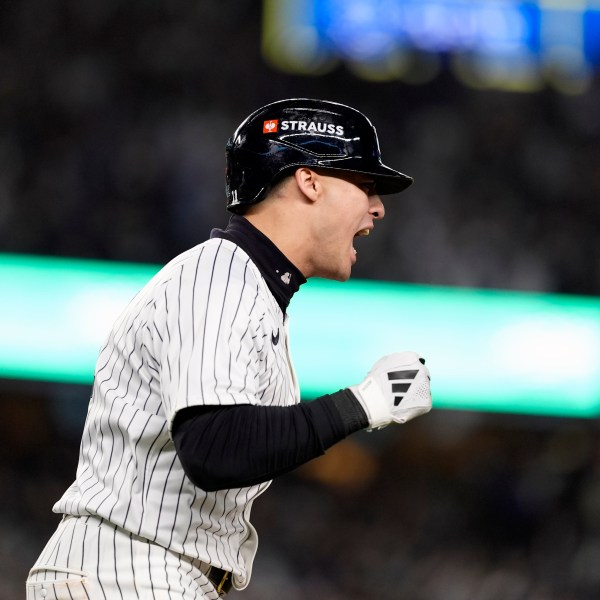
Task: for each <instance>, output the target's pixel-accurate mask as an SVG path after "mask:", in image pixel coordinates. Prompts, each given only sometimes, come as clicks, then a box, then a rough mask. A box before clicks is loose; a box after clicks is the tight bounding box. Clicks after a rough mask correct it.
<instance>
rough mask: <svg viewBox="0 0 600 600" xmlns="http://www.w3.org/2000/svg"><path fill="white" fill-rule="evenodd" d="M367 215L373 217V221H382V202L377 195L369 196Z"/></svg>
mask: <svg viewBox="0 0 600 600" xmlns="http://www.w3.org/2000/svg"><path fill="white" fill-rule="evenodd" d="M369 214H370V215H372V216H373V219H383V217H384V216H385V208H384V206H383V202H382V201H381V198H380V197H379V196H378V195H377V194H373V195H372V196H369Z"/></svg>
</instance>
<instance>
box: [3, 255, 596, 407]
mask: <svg viewBox="0 0 600 600" xmlns="http://www.w3.org/2000/svg"><path fill="white" fill-rule="evenodd" d="M158 269H159V266H157V265H137V264H128V263H114V262H104V261H87V260H79V259H57V258H48V257H33V256H20V255H6V254H5V255H1V254H0V278H1V281H2V282H3V286H2V287H3V290H2V294H0V377H5V378H18V379H34V380H42V381H61V382H67V383H82V384H89V383H90V382H91V380H92V377H93V371H94V365H95V361H96V357H97V354H98V351H99V349H100V347H101V345H102V342H103V339H104V337H105V336H106V334H107V333H108V331H109V329H110V326H111V324H112V322H113V321H114V319H115V318H116V317H117V316H118V314H119V312H120V311H121V310H122V309H123V308H124V307H125V306H126V304H127V302H128V301H129V300H130V299H131V298H132V297H133V296H134V295H135V294H136V292H137V291H138V290H139V289H140V288H141V287H142V286H143V285H144V284H145V283H146V282H147V281H148V280H149V279H150V278H151V277H152V275H154V274H155V273H156V271H157V270H158ZM289 312H290V330H291V351H292V355H293V357H294V362H295V365H296V369H297V372H298V378H299V380H300V387H301V390H302V393H303V397H304V398H306V399H310V398H314V397H316V396H319V395H321V394H324V393H328V392H332V391H335V390H337V389H339V388H342V387H346V386H347V385H350V384H352V383H358V382H359V381H361V380H362V378H363V377H364V375H365V374H366V372H367V371H368V369H369V368H370V366H371V364H372V363H373V362H374V361H376V360H377V359H378V358H379V357H380V356H382V355H384V354H388V353H390V352H395V351H401V350H415V351H416V352H419V353H420V354H421V355H422V356H424V357H425V358H426V359H427V364H428V366H429V368H430V370H431V374H432V392H433V397H434V406H435V407H437V408H448V409H462V410H482V411H497V412H512V413H531V414H544V415H566V416H574V417H594V416H598V415H600V369H599V365H600V299H598V298H589V297H575V296H563V295H556V294H530V293H517V292H506V291H495V290H472V289H458V288H442V287H428V286H416V285H403V284H397V283H385V282H375V281H349V282H345V283H337V282H331V281H325V280H319V279H316V280H311V281H310V282H308V283H307V284H305V285H304V286H303V287H302V289H301V290H300V292H298V294H296V296H295V297H294V300H293V301H292V305H291V307H290V311H289Z"/></svg>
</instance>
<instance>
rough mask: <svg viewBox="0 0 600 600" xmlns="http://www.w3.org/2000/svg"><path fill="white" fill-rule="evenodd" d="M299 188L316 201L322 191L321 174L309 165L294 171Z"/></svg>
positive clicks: (307, 196)
mask: <svg viewBox="0 0 600 600" xmlns="http://www.w3.org/2000/svg"><path fill="white" fill-rule="evenodd" d="M294 177H295V179H296V185H297V186H298V189H299V190H300V191H301V192H302V193H303V194H304V196H306V198H307V199H308V200H310V201H311V202H314V201H315V200H316V199H317V198H318V197H319V196H320V195H321V193H322V189H323V184H322V182H321V179H320V177H319V174H318V173H316V172H315V171H313V170H312V169H310V168H308V167H300V168H299V169H296V171H295V173H294Z"/></svg>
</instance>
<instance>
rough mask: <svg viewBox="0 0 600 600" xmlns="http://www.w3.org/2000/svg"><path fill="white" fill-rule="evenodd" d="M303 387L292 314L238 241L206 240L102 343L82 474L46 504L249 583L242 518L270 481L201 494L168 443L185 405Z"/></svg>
mask: <svg viewBox="0 0 600 600" xmlns="http://www.w3.org/2000/svg"><path fill="white" fill-rule="evenodd" d="M299 401H300V394H299V390H298V386H297V382H296V377H295V375H294V371H293V367H292V364H291V360H290V357H289V351H288V334H287V317H286V316H285V315H284V314H283V312H282V311H281V309H280V307H279V306H278V304H277V303H276V301H275V299H274V298H273V296H272V294H271V292H270V291H269V289H268V287H267V284H266V283H265V281H264V279H263V277H262V275H261V274H260V272H259V270H258V269H257V267H256V266H255V265H254V263H253V262H252V261H251V260H250V258H249V257H248V255H247V254H246V253H245V252H244V251H243V250H241V249H240V248H239V247H238V246H236V245H235V244H233V243H232V242H229V241H227V240H224V239H211V240H208V241H206V242H204V243H203V244H200V245H199V246H196V247H195V248H192V249H190V250H188V251H187V252H185V253H183V254H181V255H180V256H179V257H177V258H175V259H174V260H173V261H171V262H170V263H169V264H168V265H166V266H165V267H164V268H163V269H162V270H161V271H160V272H159V273H158V274H157V275H156V276H155V277H154V278H153V279H152V280H151V281H150V282H149V283H148V284H147V285H146V286H145V287H144V288H143V289H142V291H141V292H140V293H139V294H138V295H137V296H136V297H135V298H134V299H133V300H132V302H131V303H130V305H129V306H128V307H127V308H126V310H125V311H124V313H123V314H122V315H121V316H120V317H119V319H118V320H117V322H116V323H115V325H114V327H113V329H112V331H111V332H110V335H109V336H108V339H107V342H106V344H105V345H104V347H103V348H102V350H101V352H100V355H99V358H98V362H97V366H96V373H95V380H94V386H93V394H92V397H91V400H90V405H89V409H88V415H87V419H86V423H85V427H84V432H83V437H82V442H81V448H80V456H79V465H78V468H77V477H76V480H75V482H74V483H73V485H72V486H71V487H70V488H69V489H68V490H67V491H66V492H65V494H64V495H63V497H62V498H61V499H60V500H59V501H58V502H57V503H56V504H55V506H54V508H53V510H54V511H55V512H58V513H66V514H73V515H90V514H91V515H98V516H100V517H103V518H104V519H107V520H108V521H110V522H112V523H114V524H116V525H118V526H119V527H122V528H123V529H125V530H127V531H130V532H133V533H134V534H136V535H140V536H142V537H144V538H147V539H149V540H152V541H154V542H156V543H157V544H160V545H162V546H164V547H165V548H169V549H171V550H172V551H174V552H176V553H181V554H183V555H185V556H188V557H192V558H198V559H199V560H201V561H203V562H208V563H210V564H212V565H214V566H218V567H221V568H224V569H227V570H229V571H232V572H233V573H234V582H235V585H236V587H238V588H240V589H241V588H243V587H245V586H246V585H247V584H248V581H249V579H250V575H251V568H252V562H253V560H254V555H255V552H256V544H257V538H256V532H255V530H254V528H253V527H252V525H251V524H250V522H249V517H250V510H251V506H252V503H253V501H254V499H255V498H256V497H257V496H258V495H259V494H261V493H262V492H263V491H264V490H265V489H266V488H267V487H268V485H269V483H270V482H267V483H263V484H260V485H254V486H251V487H246V488H240V489H231V490H223V491H218V492H205V491H203V490H201V489H200V488H198V487H196V486H195V485H194V484H193V483H192V482H191V481H190V480H189V479H188V477H187V476H186V475H185V474H184V472H183V468H182V466H181V464H180V462H179V459H178V457H177V455H176V452H175V446H174V444H173V440H172V438H171V424H172V422H173V417H174V415H175V413H176V412H177V411H178V410H179V409H181V408H183V407H186V406H192V405H204V404H206V405H219V404H221V405H233V404H262V405H281V406H283V405H290V404H296V403H298V402H299Z"/></svg>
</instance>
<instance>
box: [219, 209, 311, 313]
mask: <svg viewBox="0 0 600 600" xmlns="http://www.w3.org/2000/svg"><path fill="white" fill-rule="evenodd" d="M210 237H211V238H223V239H226V240H229V241H230V242H233V243H234V244H237V245H238V246H239V247H240V248H241V249H242V250H243V251H244V252H246V254H247V255H248V256H249V257H250V258H251V259H252V262H254V264H255V265H256V266H257V267H258V269H259V271H260V272H261V274H262V276H263V277H264V279H265V281H266V282H267V286H268V287H269V290H271V293H272V294H273V296H274V298H275V300H276V301H277V304H279V307H280V308H281V310H282V312H283V313H285V311H286V309H287V307H288V306H289V303H290V300H291V299H292V296H293V295H294V294H295V293H296V292H297V291H298V289H299V288H300V286H301V285H302V284H303V283H306V278H305V277H304V275H302V273H301V272H300V271H299V269H297V268H296V267H295V266H294V265H293V264H292V263H291V262H290V261H289V260H288V258H287V257H286V256H285V254H283V252H281V250H279V248H278V247H277V246H276V245H275V244H274V243H273V242H272V241H271V240H270V239H269V238H268V237H267V236H266V235H265V234H264V233H262V232H261V231H259V230H258V229H257V228H256V227H254V225H252V224H251V223H250V221H248V220H247V219H245V218H244V217H242V216H240V215H233V216H232V217H231V219H230V220H229V224H228V225H227V227H226V228H225V229H213V230H212V231H211V234H210Z"/></svg>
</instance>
